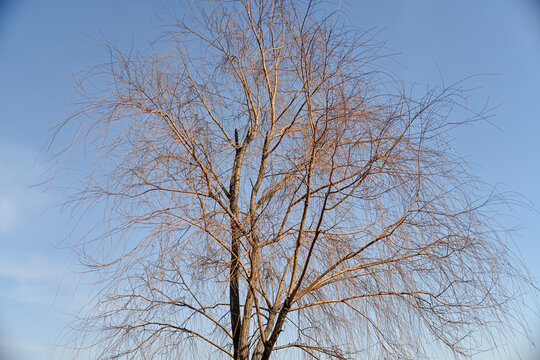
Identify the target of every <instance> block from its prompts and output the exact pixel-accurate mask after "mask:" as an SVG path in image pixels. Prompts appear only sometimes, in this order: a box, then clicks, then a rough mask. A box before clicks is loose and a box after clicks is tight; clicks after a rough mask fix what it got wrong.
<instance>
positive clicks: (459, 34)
mask: <svg viewBox="0 0 540 360" xmlns="http://www.w3.org/2000/svg"><path fill="white" fill-rule="evenodd" d="M174 4H175V1H173V0H163V1H150V0H146V1H143V0H107V1H106V0H94V1H73V0H48V1H42V0H17V1H15V0H12V1H10V0H4V1H2V0H0V104H1V106H0V245H1V247H2V249H3V251H2V252H0V358H2V359H4V358H6V359H13V360H38V359H46V358H50V359H55V360H56V359H63V358H68V355H69V354H68V352H66V353H63V352H62V351H61V350H60V351H56V352H54V353H51V349H52V347H51V345H52V344H54V343H56V342H57V339H58V338H59V337H60V338H61V337H63V336H64V333H63V329H64V328H65V325H66V324H67V323H68V322H69V321H70V320H71V319H72V317H71V316H70V315H69V314H76V312H77V309H78V308H79V307H80V305H81V304H82V303H83V302H84V301H85V299H87V296H88V294H89V293H90V290H91V285H89V284H88V283H89V282H90V279H88V278H85V277H83V278H82V280H81V277H80V276H78V275H76V274H73V273H72V272H71V271H70V270H69V269H71V270H76V269H77V268H76V267H75V266H74V265H72V258H71V256H70V252H69V250H68V249H62V248H59V246H58V245H61V244H62V241H63V239H65V238H66V237H68V236H70V234H71V236H72V237H73V238H76V237H77V236H79V235H80V232H79V230H75V232H72V225H73V224H72V223H70V222H69V213H66V212H61V211H60V210H59V209H58V208H52V207H51V205H52V204H54V203H55V202H58V201H60V200H61V199H62V196H63V191H62V189H61V188H60V187H56V188H53V189H51V190H50V191H48V192H46V193H43V192H42V191H41V189H40V188H35V187H31V185H33V184H37V183H39V182H41V181H42V180H43V179H44V178H43V176H44V172H45V171H46V169H47V166H48V165H47V164H46V163H45V162H44V160H45V158H46V154H44V153H43V152H44V146H45V144H46V142H47V139H48V137H49V136H50V134H51V133H50V130H51V128H52V127H53V126H54V125H55V124H57V123H58V122H59V121H61V120H62V119H64V118H65V117H66V116H68V115H69V114H70V113H71V112H72V111H73V110H74V109H75V108H74V107H73V106H70V103H71V102H72V101H73V100H76V97H75V96H74V91H73V83H72V74H74V73H76V72H79V71H80V70H83V69H85V68H87V67H88V66H91V65H93V64H96V63H98V62H100V61H102V60H104V59H105V52H104V51H103V50H102V49H101V48H100V47H99V42H100V40H101V39H103V34H105V35H107V36H108V37H110V38H112V39H115V40H116V41H117V43H119V44H121V45H125V46H126V47H127V46H130V44H131V43H132V42H133V44H134V46H135V47H139V48H140V47H144V46H145V41H146V40H149V39H152V38H153V37H154V36H155V35H156V34H158V33H159V32H160V29H159V26H160V25H161V24H162V21H161V20H160V17H165V18H166V16H167V12H168V11H169V10H170V9H171V8H172V7H173V6H174ZM343 9H344V10H345V13H346V14H348V15H349V16H350V19H351V21H353V22H354V23H355V24H356V25H357V26H359V27H360V28H363V29H374V30H372V31H374V33H375V34H376V38H377V39H378V40H379V41H385V42H386V48H387V49H388V52H392V53H396V55H395V56H394V57H393V58H392V59H387V60H385V66H387V67H388V69H390V70H391V71H392V72H394V73H395V74H396V75H397V76H398V77H399V78H401V79H403V80H405V81H406V82H407V83H408V84H409V85H410V84H413V83H415V84H417V85H416V86H417V87H418V88H422V87H425V86H426V84H434V85H440V84H441V83H442V82H443V81H444V83H447V84H449V83H453V82H455V81H459V80H461V79H463V78H465V77H467V76H471V75H478V74H486V75H482V76H477V77H474V78H473V79H471V80H469V81H468V82H467V85H468V87H470V88H476V90H474V91H473V92H471V97H470V98H469V99H468V100H467V105H468V106H470V107H471V108H473V109H480V108H482V107H483V105H484V104H485V103H486V102H487V101H488V102H489V104H490V106H493V107H496V108H495V109H494V110H493V111H492V112H491V113H492V114H493V115H495V116H494V117H493V118H491V119H490V120H491V122H492V124H489V123H485V122H484V123H477V124H474V125H471V126H467V127H464V128H462V129H460V130H458V131H456V132H455V134H454V135H455V137H456V140H455V142H454V144H455V146H456V147H457V148H458V150H459V151H460V153H461V154H462V155H463V156H464V157H465V158H466V159H467V160H468V161H469V162H471V163H472V164H473V165H474V167H475V169H476V172H477V173H478V175H479V176H480V177H481V178H482V179H483V180H484V181H486V182H488V183H491V184H499V185H498V186H499V187H500V188H501V189H502V190H510V191H516V192H519V193H520V194H522V195H523V196H524V197H526V198H527V199H528V200H529V201H530V202H532V203H533V204H534V205H535V206H536V208H537V209H539V208H540V188H539V187H538V179H539V178H540V161H539V160H538V157H539V155H540V145H539V144H540V142H539V141H538V134H539V133H540V119H539V115H538V111H537V108H538V105H539V104H540V90H539V84H540V4H539V2H535V1H532V0H482V1H480V0H477V1H464V0H458V1H428V0H423V1H422V0H410V1H407V2H405V1H399V0H378V1H370V2H368V1H350V2H349V3H348V4H346V5H343ZM177 10H178V9H177ZM487 74H491V75H487ZM60 185H61V184H60ZM86 220H87V221H88V222H91V220H92V219H91V218H90V219H86ZM503 221H504V222H505V223H508V224H509V225H512V226H519V227H520V230H519V231H518V232H517V233H516V235H515V237H514V239H515V242H516V244H517V246H518V248H519V251H520V252H521V253H522V256H523V258H524V260H525V262H526V263H527V265H528V266H529V268H530V270H531V272H532V274H533V276H535V277H536V278H537V279H538V278H540V263H539V262H538V260H537V258H538V254H539V253H540V251H539V250H540V242H539V241H538V240H539V239H538V238H539V236H538V234H539V233H540V214H539V213H538V212H536V211H527V210H525V209H520V208H517V209H515V212H514V213H513V216H510V217H506V218H504V219H503ZM530 325H531V328H532V329H533V331H534V337H535V338H536V339H537V340H538V341H539V342H540V318H538V317H534V316H532V315H531V318H530ZM516 336H517V337H518V338H519V337H520V335H519V334H518V335H516ZM539 345H540V344H539ZM519 351H520V353H521V354H522V356H523V359H525V360H529V359H530V360H533V359H535V357H533V356H534V355H533V352H532V351H531V350H529V349H528V348H527V347H526V346H524V345H523V346H522V345H520V348H519ZM47 356H50V357H47ZM81 358H82V357H81ZM491 358H492V355H484V356H479V357H478V359H479V360H480V359H491ZM515 358H516V359H518V355H517V354H516V357H515Z"/></svg>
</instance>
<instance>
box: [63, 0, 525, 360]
mask: <svg viewBox="0 0 540 360" xmlns="http://www.w3.org/2000/svg"><path fill="white" fill-rule="evenodd" d="M330 7H331V5H329V4H325V3H319V2H317V1H293V0H279V1H270V0H241V1H218V2H215V1H208V2H203V3H202V4H201V5H200V8H197V9H196V10H192V12H191V13H189V14H190V15H189V16H187V15H186V16H185V18H184V19H178V20H177V22H176V24H175V25H174V26H173V27H172V28H171V30H170V31H169V32H167V33H166V34H164V35H163V37H161V38H160V39H159V41H158V42H156V43H155V44H154V45H153V47H152V50H151V51H150V52H146V53H139V52H135V51H130V52H122V51H120V50H117V49H116V48H114V47H112V46H111V47H109V48H108V50H109V52H110V55H111V60H110V62H109V63H107V64H105V65H102V66H98V67H96V68H95V69H93V70H92V71H91V74H90V75H93V76H88V77H86V78H85V79H84V81H83V82H82V83H81V89H83V90H84V91H83V95H85V96H86V97H85V99H86V100H85V103H86V105H85V106H84V107H83V108H82V109H81V111H80V112H78V113H76V114H75V115H74V116H73V117H72V118H70V119H68V120H67V121H66V123H64V124H62V125H61V126H60V128H64V127H65V126H67V125H68V124H77V126H78V130H77V135H76V136H75V138H74V140H73V142H72V143H71V144H70V146H68V148H67V149H66V153H68V154H73V153H74V152H72V151H71V149H72V148H73V147H80V146H85V147H86V148H87V149H90V151H89V153H88V155H89V156H90V155H94V157H95V166H94V171H93V172H92V174H91V176H90V177H89V178H88V179H87V186H86V187H85V188H84V189H83V191H82V192H81V193H79V194H78V195H77V196H76V200H79V201H77V202H75V204H76V206H77V207H79V206H82V204H83V203H84V202H86V201H91V202H92V201H97V200H103V201H104V202H105V203H106V205H107V208H108V209H109V211H108V212H107V214H106V216H105V221H106V222H107V224H108V227H107V231H106V232H105V234H104V235H103V236H101V237H97V238H85V239H83V240H82V241H81V242H80V243H79V245H78V247H77V249H78V250H79V253H80V255H81V259H82V260H83V262H84V263H85V264H86V265H87V266H89V268H91V269H95V270H98V271H100V272H101V274H103V275H104V279H103V289H102V291H101V292H100V293H99V294H98V295H97V302H96V308H95V309H94V310H95V311H93V312H91V314H92V316H90V317H88V318H85V321H84V322H83V323H82V325H83V328H84V331H85V333H90V334H94V335H92V336H95V337H94V338H93V339H94V341H96V344H97V345H98V346H97V348H98V349H99V352H100V353H101V356H102V358H114V359H116V358H129V359H132V358H141V359H153V358H167V359H172V358H174V357H175V356H176V357H180V358H185V357H189V356H192V357H193V358H197V359H201V358H212V357H215V358H226V357H230V358H234V359H249V358H251V359H253V360H255V359H269V358H270V356H271V355H272V354H274V353H276V354H280V353H282V354H281V355H276V356H275V357H274V358H282V357H285V356H287V355H290V356H294V357H295V358H298V356H300V354H304V355H305V356H306V357H307V358H315V359H320V358H337V359H348V358H385V359H390V358H396V359H408V358H414V359H416V358H418V357H421V356H422V355H425V354H426V353H427V352H428V351H429V350H430V349H432V348H434V347H435V348H446V349H448V350H449V352H450V353H451V354H453V355H455V356H457V357H460V356H467V355H469V354H471V353H472V352H473V351H474V350H477V349H478V348H479V346H480V344H481V343H482V341H483V340H482V339H484V338H487V339H488V340H489V339H490V336H491V335H490V334H492V332H490V331H491V330H490V329H493V326H495V327H497V325H501V324H504V323H503V322H502V321H504V319H506V316H507V315H510V313H508V310H509V307H508V301H509V300H510V299H511V296H513V295H514V294H513V293H512V292H511V289H512V287H511V286H512V284H514V285H515V284H519V282H520V281H521V280H520V276H521V275H520V274H521V272H520V270H519V266H518V265H516V263H514V261H515V258H514V257H512V256H511V254H510V253H509V251H508V248H507V246H506V245H505V243H504V241H503V239H501V233H500V232H499V231H497V228H496V226H495V225H496V223H495V222H494V219H493V218H492V213H491V212H490V210H489V209H490V207H489V206H490V204H493V203H496V202H497V201H498V200H500V198H499V197H498V196H495V195H494V194H491V195H488V196H484V197H482V196H480V195H481V194H483V193H482V189H481V184H480V183H479V182H478V181H477V180H476V179H475V178H474V177H472V176H471V175H469V171H468V168H467V166H466V164H465V163H464V162H463V161H462V160H461V159H460V158H459V157H458V156H457V155H456V153H455V152H454V151H453V150H452V148H451V146H450V145H449V144H448V141H447V137H448V136H447V133H448V130H449V129H451V128H452V127H454V126H456V125H457V124H458V123H456V122H455V121H450V120H449V115H450V114H451V111H452V109H453V108H454V107H455V106H456V104H458V102H457V101H456V100H459V99H460V97H461V96H462V92H461V89H460V88H459V84H458V85H455V86H451V87H447V88H442V89H441V88H433V89H431V90H429V91H428V92H427V94H426V95H425V96H423V97H421V98H413V97H412V96H408V95H407V92H406V91H405V90H404V87H403V86H401V85H400V83H399V82H396V81H393V80H392V79H391V77H389V76H387V75H385V74H384V73H382V72H380V71H377V69H376V67H375V66H374V65H372V62H373V60H374V59H376V58H377V46H376V44H375V43H374V42H373V41H372V40H370V39H369V38H368V35H369V34H362V33H359V32H358V31H357V30H355V29H353V28H352V27H350V26H348V25H346V24H345V23H344V22H343V21H342V20H341V19H340V17H339V16H338V15H339V14H338V13H336V12H331V11H330V10H329V9H330ZM188 11H189V10H188V9H186V14H188ZM96 78H97V79H98V80H96V81H95V82H94V83H92V82H90V81H89V80H90V79H96ZM92 84H96V86H97V87H96V89H97V90H96V89H94V88H92ZM472 120H474V119H470V118H469V119H466V120H464V121H463V122H466V121H472ZM81 202H82V203H81ZM93 330H97V331H98V332H96V333H93V332H92V331H93ZM278 356H279V357H278Z"/></svg>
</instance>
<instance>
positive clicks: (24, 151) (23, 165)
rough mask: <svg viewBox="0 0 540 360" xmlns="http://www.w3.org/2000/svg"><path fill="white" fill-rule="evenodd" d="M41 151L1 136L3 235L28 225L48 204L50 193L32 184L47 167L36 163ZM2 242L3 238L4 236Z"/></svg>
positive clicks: (0, 213)
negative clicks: (28, 221) (33, 216)
mask: <svg viewBox="0 0 540 360" xmlns="http://www.w3.org/2000/svg"><path fill="white" fill-rule="evenodd" d="M37 154H38V153H37V151H36V150H34V149H31V148H27V147H24V146H21V145H19V144H15V143H10V142H7V141H4V140H3V139H0V174H1V176H0V236H3V235H5V234H7V233H10V232H14V231H15V230H17V229H20V228H21V227H23V226H25V225H27V223H26V222H25V221H27V220H29V219H30V214H32V215H35V214H36V213H39V212H40V211H43V208H45V207H46V205H47V200H50V196H49V195H48V194H44V193H43V192H42V191H40V190H38V189H36V188H34V187H32V185H34V184H36V183H39V182H40V179H41V177H42V175H43V173H44V171H43V170H44V168H43V167H42V166H40V165H39V164H37V163H36V162H35V160H36V158H37ZM0 241H2V238H0Z"/></svg>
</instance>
